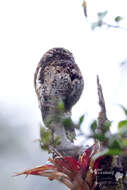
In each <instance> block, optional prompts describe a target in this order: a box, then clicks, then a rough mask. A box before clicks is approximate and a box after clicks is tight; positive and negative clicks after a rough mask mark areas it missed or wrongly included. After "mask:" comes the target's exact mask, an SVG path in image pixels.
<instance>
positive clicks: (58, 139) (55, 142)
mask: <svg viewBox="0 0 127 190" xmlns="http://www.w3.org/2000/svg"><path fill="white" fill-rule="evenodd" d="M60 143H61V142H60V137H56V138H55V140H54V142H53V144H54V146H57V145H59V144H60Z"/></svg>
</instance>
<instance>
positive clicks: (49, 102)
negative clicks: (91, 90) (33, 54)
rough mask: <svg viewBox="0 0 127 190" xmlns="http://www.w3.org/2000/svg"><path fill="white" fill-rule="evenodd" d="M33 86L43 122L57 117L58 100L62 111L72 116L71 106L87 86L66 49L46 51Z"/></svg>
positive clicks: (67, 130)
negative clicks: (55, 115) (61, 105)
mask: <svg viewBox="0 0 127 190" xmlns="http://www.w3.org/2000/svg"><path fill="white" fill-rule="evenodd" d="M34 86H35V91H36V93H37V96H38V101H39V107H40V110H41V114H42V118H43V121H44V123H46V121H47V120H48V119H49V118H50V119H52V117H54V114H55V113H56V107H57V105H58V103H59V102H63V104H64V113H63V114H64V115H69V117H70V113H71V109H72V106H73V105H74V104H75V103H76V102H77V101H78V100H79V98H80V96H81V93H82V91H83V86H84V81H83V77H82V75H81V72H80V69H79V68H78V66H77V64H76V63H75V60H74V57H73V55H72V53H71V52H70V51H68V50H67V49H64V48H53V49H51V50H49V51H48V52H46V53H45V54H44V55H43V57H42V59H41V60H40V62H39V64H38V66H37V69H36V72H35V76H34ZM65 130H66V132H69V131H70V132H73V131H74V129H65Z"/></svg>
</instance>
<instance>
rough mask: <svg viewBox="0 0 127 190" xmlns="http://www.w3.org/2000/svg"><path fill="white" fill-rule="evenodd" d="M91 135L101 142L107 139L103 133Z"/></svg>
mask: <svg viewBox="0 0 127 190" xmlns="http://www.w3.org/2000/svg"><path fill="white" fill-rule="evenodd" d="M91 137H93V138H94V139H97V140H99V141H101V142H104V141H106V139H107V138H106V136H105V134H94V135H93V136H91Z"/></svg>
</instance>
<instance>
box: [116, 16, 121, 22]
mask: <svg viewBox="0 0 127 190" xmlns="http://www.w3.org/2000/svg"><path fill="white" fill-rule="evenodd" d="M122 19H123V18H122V17H121V16H117V17H115V19H114V20H115V22H120V21H121V20H122Z"/></svg>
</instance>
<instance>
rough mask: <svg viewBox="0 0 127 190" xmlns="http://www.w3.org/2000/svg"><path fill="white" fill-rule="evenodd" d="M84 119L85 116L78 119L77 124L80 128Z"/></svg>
mask: <svg viewBox="0 0 127 190" xmlns="http://www.w3.org/2000/svg"><path fill="white" fill-rule="evenodd" d="M84 117H85V115H82V116H81V117H80V118H79V122H78V125H79V126H81V124H82V122H83V121H84Z"/></svg>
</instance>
